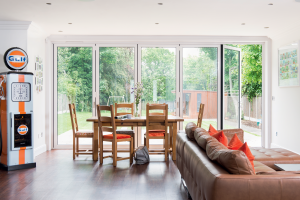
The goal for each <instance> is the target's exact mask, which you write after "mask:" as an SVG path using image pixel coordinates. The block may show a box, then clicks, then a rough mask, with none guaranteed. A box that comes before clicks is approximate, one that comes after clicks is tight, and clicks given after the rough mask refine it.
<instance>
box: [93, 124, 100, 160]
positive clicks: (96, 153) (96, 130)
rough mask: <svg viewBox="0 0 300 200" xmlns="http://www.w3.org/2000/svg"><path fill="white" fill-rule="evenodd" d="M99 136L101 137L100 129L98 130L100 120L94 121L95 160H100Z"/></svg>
mask: <svg viewBox="0 0 300 200" xmlns="http://www.w3.org/2000/svg"><path fill="white" fill-rule="evenodd" d="M98 137H99V131H98V122H94V137H93V140H94V146H93V147H92V148H93V160H95V161H97V160H98Z"/></svg>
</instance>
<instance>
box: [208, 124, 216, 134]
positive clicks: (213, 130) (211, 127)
mask: <svg viewBox="0 0 300 200" xmlns="http://www.w3.org/2000/svg"><path fill="white" fill-rule="evenodd" d="M208 133H209V135H213V134H216V133H218V131H217V130H216V129H215V128H214V127H213V126H212V125H211V124H210V125H209V129H208Z"/></svg>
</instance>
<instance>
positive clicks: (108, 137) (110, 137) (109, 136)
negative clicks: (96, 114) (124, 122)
mask: <svg viewBox="0 0 300 200" xmlns="http://www.w3.org/2000/svg"><path fill="white" fill-rule="evenodd" d="M116 135H117V139H125V138H131V136H130V135H124V134H116ZM103 138H105V139H113V138H114V136H113V134H109V135H103Z"/></svg>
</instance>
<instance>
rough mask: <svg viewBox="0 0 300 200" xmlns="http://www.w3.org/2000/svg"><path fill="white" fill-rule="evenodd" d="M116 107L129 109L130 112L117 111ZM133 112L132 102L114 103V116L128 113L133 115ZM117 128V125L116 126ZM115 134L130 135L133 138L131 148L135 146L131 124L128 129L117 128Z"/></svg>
mask: <svg viewBox="0 0 300 200" xmlns="http://www.w3.org/2000/svg"><path fill="white" fill-rule="evenodd" d="M118 108H119V109H120V108H123V109H126V110H127V109H130V112H118ZM133 112H134V104H133V103H115V116H121V115H128V114H130V115H131V117H133ZM117 128H118V127H117ZM116 132H117V134H125V135H130V136H131V137H132V139H133V148H135V135H134V131H133V126H131V130H128V129H119V130H118V129H117V130H116Z"/></svg>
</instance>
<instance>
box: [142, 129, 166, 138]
mask: <svg viewBox="0 0 300 200" xmlns="http://www.w3.org/2000/svg"><path fill="white" fill-rule="evenodd" d="M145 135H146V134H145ZM164 136H165V130H149V137H164Z"/></svg>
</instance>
